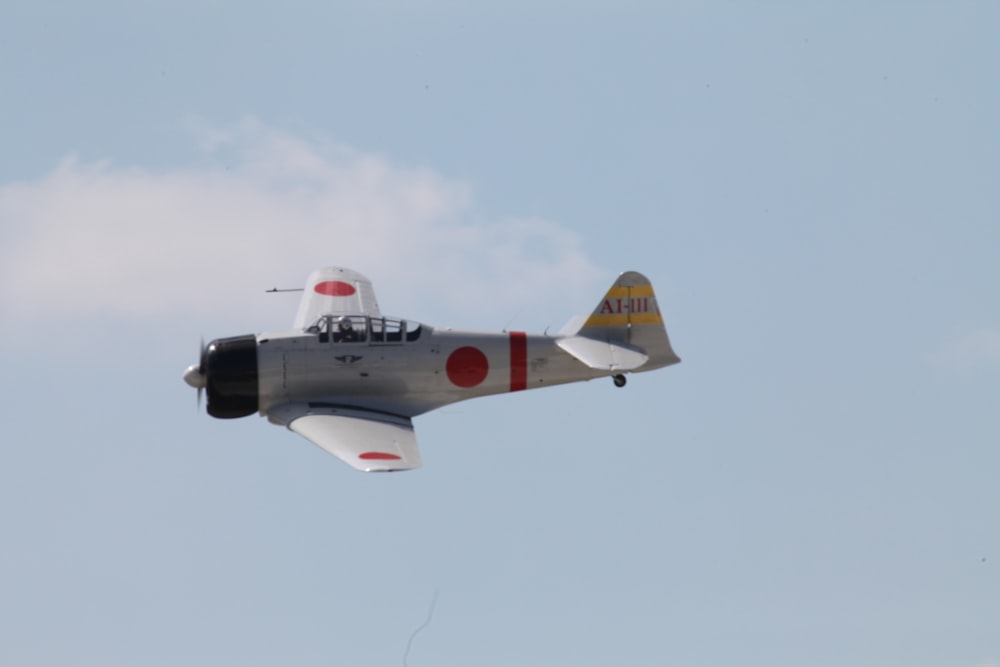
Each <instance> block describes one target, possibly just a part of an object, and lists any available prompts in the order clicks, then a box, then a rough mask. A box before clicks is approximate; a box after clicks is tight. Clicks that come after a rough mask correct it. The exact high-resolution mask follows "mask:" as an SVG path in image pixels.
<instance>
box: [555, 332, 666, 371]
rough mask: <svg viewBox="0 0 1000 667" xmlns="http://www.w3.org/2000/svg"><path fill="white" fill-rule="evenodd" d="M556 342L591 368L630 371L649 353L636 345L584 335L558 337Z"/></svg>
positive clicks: (646, 357) (641, 363)
mask: <svg viewBox="0 0 1000 667" xmlns="http://www.w3.org/2000/svg"><path fill="white" fill-rule="evenodd" d="M556 344H557V345H558V346H559V347H561V348H562V349H564V350H566V351H567V352H569V353H570V354H571V355H573V356H574V357H576V358H577V359H579V360H580V361H582V362H583V363H584V364H586V365H587V366H590V367H591V368H598V369H600V370H605V371H631V370H635V369H636V368H639V367H640V366H642V365H643V364H644V363H646V361H647V360H648V359H649V355H648V354H646V353H645V352H643V351H642V350H641V349H639V348H637V347H633V346H631V345H627V344H625V343H621V342H608V341H604V340H598V339H596V338H586V337H584V336H570V337H568V338H560V339H559V340H558V341H556Z"/></svg>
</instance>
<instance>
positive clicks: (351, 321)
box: [304, 314, 421, 345]
mask: <svg viewBox="0 0 1000 667" xmlns="http://www.w3.org/2000/svg"><path fill="white" fill-rule="evenodd" d="M420 330H421V325H420V323H419V322H407V321H406V320H397V319H394V318H391V317H381V316H379V317H371V316H369V315H343V314H342V315H330V314H327V315H320V316H319V317H317V318H316V319H315V320H313V321H312V322H311V323H310V324H309V325H308V326H307V327H306V328H305V329H304V331H305V332H306V333H312V334H316V335H318V336H319V341H320V342H321V343H330V342H333V343H361V342H367V343H369V344H370V345H380V344H401V343H403V342H413V341H415V340H417V339H418V338H419V337H420Z"/></svg>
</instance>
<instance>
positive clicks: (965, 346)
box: [931, 327, 1000, 371]
mask: <svg viewBox="0 0 1000 667" xmlns="http://www.w3.org/2000/svg"><path fill="white" fill-rule="evenodd" d="M931 360H932V362H933V363H934V364H935V365H936V366H938V367H939V368H944V369H948V370H959V371H967V370H972V369H975V368H980V367H983V366H987V365H992V364H1000V331H997V330H996V329H988V328H985V327H981V328H978V329H974V330H972V331H970V332H969V333H967V334H964V335H962V336H959V337H957V338H955V339H953V340H951V341H949V342H948V343H946V344H945V345H943V346H942V347H941V349H940V350H938V352H937V353H936V354H935V355H933V357H932V358H931Z"/></svg>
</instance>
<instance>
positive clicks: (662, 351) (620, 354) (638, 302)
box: [559, 271, 680, 370]
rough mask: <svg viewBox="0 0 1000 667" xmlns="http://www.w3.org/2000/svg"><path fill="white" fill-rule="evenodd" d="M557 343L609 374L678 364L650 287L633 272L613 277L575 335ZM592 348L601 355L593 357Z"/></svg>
mask: <svg viewBox="0 0 1000 667" xmlns="http://www.w3.org/2000/svg"><path fill="white" fill-rule="evenodd" d="M581 339H582V340H581ZM595 343H605V344H607V347H606V348H605V347H604V346H601V345H595ZM559 345H560V347H562V348H563V349H564V350H566V351H567V352H569V353H570V354H572V355H573V356H574V357H577V358H578V359H580V361H582V362H583V363H585V364H587V365H588V366H591V367H594V368H609V370H619V369H620V370H633V369H638V368H639V367H640V366H641V367H642V370H652V369H653V368H660V367H663V366H669V365H671V364H676V363H678V362H679V361H680V357H678V356H677V355H676V354H674V350H673V348H671V347H670V339H669V337H668V336H667V329H666V327H664V326H663V316H662V315H661V314H660V308H659V306H658V305H657V303H656V295H655V294H654V293H653V286H652V284H650V282H649V279H648V278H646V276H644V275H642V274H641V273H638V272H636V271H626V272H625V273H623V274H621V275H620V276H618V280H616V281H615V283H614V284H613V285H612V286H611V289H609V290H608V292H607V294H605V295H604V298H603V299H601V301H600V303H598V304H597V308H595V309H594V312H592V313H591V314H590V317H588V318H587V319H586V321H584V323H583V325H582V326H581V327H580V328H579V329H578V330H577V331H576V332H575V335H572V336H570V337H567V338H564V339H562V340H561V341H560V342H559ZM598 349H600V350H602V352H601V353H597V352H596V351H597V350H598ZM605 350H606V351H605Z"/></svg>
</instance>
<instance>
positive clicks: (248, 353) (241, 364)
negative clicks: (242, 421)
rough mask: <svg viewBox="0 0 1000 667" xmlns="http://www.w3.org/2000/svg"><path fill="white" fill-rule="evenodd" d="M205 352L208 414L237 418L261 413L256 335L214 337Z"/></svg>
mask: <svg viewBox="0 0 1000 667" xmlns="http://www.w3.org/2000/svg"><path fill="white" fill-rule="evenodd" d="M203 355H204V356H203V357H202V360H201V368H202V372H203V374H204V376H205V391H206V393H207V394H208V414H210V415H212V416H213V417H218V418H219V419H235V418H237V417H246V416H247V415H252V414H253V413H255V412H257V404H258V401H259V398H260V395H259V390H258V386H259V385H258V379H257V339H256V337H254V336H234V337H232V338H219V339H217V340H213V341H212V342H211V343H209V344H208V347H206V348H205V350H204V352H203Z"/></svg>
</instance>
